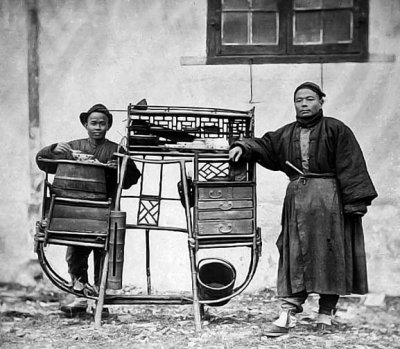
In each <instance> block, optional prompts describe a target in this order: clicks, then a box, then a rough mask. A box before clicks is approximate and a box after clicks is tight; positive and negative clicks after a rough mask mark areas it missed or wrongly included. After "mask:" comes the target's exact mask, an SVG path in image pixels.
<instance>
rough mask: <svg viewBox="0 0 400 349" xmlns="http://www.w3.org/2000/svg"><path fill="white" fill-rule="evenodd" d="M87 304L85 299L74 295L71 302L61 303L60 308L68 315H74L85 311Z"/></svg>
mask: <svg viewBox="0 0 400 349" xmlns="http://www.w3.org/2000/svg"><path fill="white" fill-rule="evenodd" d="M87 306H88V302H87V299H85V298H78V297H76V298H75V299H74V300H73V301H72V302H71V303H69V304H64V305H62V306H61V307H60V310H61V311H62V312H64V313H66V314H67V315H69V316H74V315H77V314H82V313H86V309H87Z"/></svg>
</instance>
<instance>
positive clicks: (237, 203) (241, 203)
mask: <svg viewBox="0 0 400 349" xmlns="http://www.w3.org/2000/svg"><path fill="white" fill-rule="evenodd" d="M252 207H253V201H251V200H222V201H221V200H218V201H214V200H212V201H210V200H199V202H198V208H199V210H221V211H230V210H234V209H238V208H252Z"/></svg>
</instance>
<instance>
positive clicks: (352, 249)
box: [229, 82, 377, 336]
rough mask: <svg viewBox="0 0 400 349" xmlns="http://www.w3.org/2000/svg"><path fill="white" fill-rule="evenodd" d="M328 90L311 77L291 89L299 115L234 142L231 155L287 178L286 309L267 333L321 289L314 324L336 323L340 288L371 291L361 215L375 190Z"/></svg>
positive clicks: (284, 325)
mask: <svg viewBox="0 0 400 349" xmlns="http://www.w3.org/2000/svg"><path fill="white" fill-rule="evenodd" d="M324 97H325V94H324V93H323V92H322V90H321V89H320V87H319V86H318V85H316V84H314V83H312V82H306V83H303V84H301V85H300V86H298V87H297V88H296V90H295V92H294V105H295V109H296V121H295V122H293V123H290V124H288V125H285V126H283V127H282V128H280V129H278V130H277V131H274V132H267V133H266V134H265V135H264V136H263V137H262V138H254V139H245V140H243V141H238V142H236V143H234V144H233V145H232V147H231V150H230V153H229V156H230V159H231V161H234V162H237V161H257V162H258V163H260V164H261V165H262V166H263V167H265V168H267V169H270V170H273V171H282V172H284V173H285V174H286V175H287V176H288V177H289V178H290V183H289V185H288V187H287V191H286V196H285V200H284V205H283V213H282V231H281V233H280V235H279V238H278V241H277V247H278V249H279V253H280V259H279V269H278V295H279V297H281V298H282V306H281V307H282V312H281V314H280V317H279V319H278V320H276V321H275V322H274V323H273V324H272V325H271V326H269V328H268V329H267V331H266V332H267V333H266V335H268V336H280V335H283V334H285V333H288V331H289V328H291V327H294V326H295V314H296V313H299V312H301V311H302V304H303V303H304V302H305V300H306V299H307V296H308V294H310V293H317V294H319V295H320V299H319V315H318V318H317V325H318V327H319V328H325V327H326V326H330V325H331V316H332V315H333V314H334V313H335V311H336V304H337V302H338V299H339V295H346V294H350V293H358V294H365V293H367V292H368V285H367V271H366V258H365V249H364V235H363V229H362V222H361V217H362V216H363V215H364V214H365V213H366V212H367V206H368V205H370V204H371V201H372V200H373V199H374V198H375V197H376V196H377V193H376V191H375V188H374V186H373V184H372V181H371V179H370V176H369V174H368V171H367V167H366V164H365V160H364V157H363V154H362V151H361V149H360V146H359V144H358V142H357V140H356V138H355V137H354V134H353V133H352V131H351V130H350V129H349V128H348V127H347V126H346V125H345V124H344V123H343V122H341V121H339V120H337V119H334V118H331V117H326V116H324V115H323V110H322V105H323V103H324Z"/></svg>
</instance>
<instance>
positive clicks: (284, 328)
mask: <svg viewBox="0 0 400 349" xmlns="http://www.w3.org/2000/svg"><path fill="white" fill-rule="evenodd" d="M295 326H296V317H295V315H294V312H293V311H292V310H284V311H282V312H281V313H280V315H279V318H278V319H277V320H275V321H274V322H273V323H272V324H271V325H269V326H268V327H267V328H266V329H265V331H264V334H265V335H266V336H267V337H279V336H283V335H285V334H288V333H289V329H290V328H294V327H295Z"/></svg>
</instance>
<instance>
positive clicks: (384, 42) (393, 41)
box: [0, 0, 400, 294]
mask: <svg viewBox="0 0 400 349" xmlns="http://www.w3.org/2000/svg"><path fill="white" fill-rule="evenodd" d="M21 3H22V0H21V1H20V2H18V1H8V2H7V1H6V2H2V3H1V5H0V6H1V7H0V8H1V12H0V19H1V25H2V28H4V29H3V30H4V31H2V32H3V33H5V35H2V36H1V38H0V40H1V42H0V43H1V51H0V52H1V55H0V58H1V59H2V62H3V63H2V64H1V66H0V67H1V68H0V69H1V73H2V74H1V76H2V77H4V78H3V79H2V80H1V81H0V84H1V96H2V98H1V101H2V104H3V112H4V114H3V115H4V116H3V126H2V128H1V131H0V132H1V134H0V136H1V138H0V139H1V141H0V142H1V145H2V146H1V148H0V154H1V155H0V156H1V159H2V160H3V161H2V163H7V164H8V166H7V168H4V170H3V171H2V184H3V185H2V186H1V195H0V196H1V200H2V201H1V203H0V204H1V207H2V210H1V213H0V214H1V217H0V218H1V222H0V239H1V240H2V244H1V245H0V251H1V253H2V254H3V253H4V254H5V255H6V256H7V257H6V258H7V260H9V261H10V263H7V264H5V263H1V264H0V270H1V274H0V275H1V276H0V280H2V279H3V280H13V279H15V278H16V277H17V276H16V275H15V272H14V271H15V269H14V265H16V264H18V263H20V262H23V259H24V258H31V257H32V252H31V250H32V247H31V246H32V237H31V236H30V235H29V233H28V232H29V227H28V226H27V207H28V204H29V202H28V201H29V167H28V158H27V156H28V155H27V154H28V149H27V144H28V133H27V132H28V123H27V121H28V115H27V95H26V92H27V85H26V79H27V78H26V76H27V68H26V29H25V26H24V23H25V22H24V21H25V18H24V10H23V7H22V5H21ZM399 19H400V4H399V2H398V1H396V0H388V1H384V2H382V1H379V0H371V1H370V52H371V53H373V54H374V57H375V58H374V62H370V63H340V64H323V65H320V64H273V65H272V64H270V65H268V64H265V65H256V66H253V69H252V71H253V76H252V80H253V86H252V89H253V100H252V101H251V103H250V87H251V86H250V67H249V66H247V65H222V66H206V65H181V63H180V62H181V59H182V57H186V56H195V57H204V56H205V54H206V53H205V41H206V1H191V2H188V1H184V0H175V1H174V0H169V1H151V2H149V1H144V0H137V1H127V0H115V1H110V0H103V1H90V0H86V1H79V0H73V1H68V2H59V1H56V0H53V1H44V0H42V1H40V22H41V32H40V98H41V100H40V112H41V115H40V116H41V132H42V136H41V137H42V143H43V145H45V144H49V143H52V142H56V141H60V140H69V139H74V138H80V137H85V130H84V129H83V128H82V127H81V126H80V123H79V121H78V115H79V113H80V112H81V111H83V110H87V109H88V108H89V107H90V106H91V105H93V104H95V103H99V102H101V103H104V104H105V105H106V106H108V107H109V108H110V109H118V110H125V109H126V107H127V105H128V104H129V103H134V102H137V101H139V100H140V99H141V98H147V100H148V102H149V103H150V104H157V105H163V104H166V105H191V106H208V107H221V108H231V109H244V110H247V109H250V108H252V107H253V106H255V107H256V133H257V135H262V134H263V133H264V132H265V131H267V130H273V129H276V128H278V127H279V126H281V125H283V124H285V123H288V122H291V121H292V120H293V118H294V111H293V106H292V91H293V90H294V88H295V87H296V86H297V85H298V84H299V83H301V82H303V81H305V80H312V81H315V82H317V83H320V84H322V85H323V88H324V90H325V92H326V93H327V101H326V105H325V112H326V114H327V115H331V116H335V117H337V118H339V119H341V120H343V121H344V122H345V123H346V124H348V125H349V126H350V127H351V128H352V129H353V131H354V133H355V134H356V136H357V138H358V140H359V142H360V144H361V146H362V148H363V150H364V155H365V157H366V160H367V163H368V166H369V170H370V174H371V176H372V178H373V180H374V183H375V184H376V188H377V190H378V193H379V198H378V199H377V200H375V201H374V203H373V206H372V207H371V208H370V212H369V213H368V215H367V216H366V217H365V219H364V227H365V235H366V247H367V255H368V267H369V283H370V290H371V291H372V292H386V293H388V294H399V290H400V258H399V251H400V238H399V234H398V228H399V225H400V221H399V218H398V217H399V208H398V206H399V199H398V197H399V195H398V194H399V185H398V184H399V180H398V178H399V176H398V175H399V172H400V170H399V165H398V160H399V155H398V154H399V152H398V151H397V149H398V146H399V145H400V144H399V142H400V141H399V124H398V120H397V119H398V115H397V114H398V112H397V111H398V110H399V101H398V98H397V96H398V95H399V92H400V91H399V90H400V87H399V83H398V81H399V78H400V71H399V70H400V64H399V63H398V62H397V60H395V61H394V62H385V60H387V56H385V55H394V57H395V58H397V57H398V54H399V53H400V52H399V47H398V45H397V42H398V40H399V39H400V30H399V27H398V25H397V23H398V21H399ZM377 56H378V58H376V57H377ZM114 115H115V117H116V122H115V126H113V128H112V130H111V131H110V138H111V139H112V140H114V141H119V139H120V138H121V135H123V134H124V133H125V131H124V125H123V123H122V120H123V119H124V118H125V112H124V111H122V112H115V113H114ZM11 153H12V156H11V155H10V154H11ZM258 179H259V182H258V200H259V208H258V213H259V222H258V225H259V226H261V228H262V232H263V242H264V244H263V255H262V258H261V261H260V266H259V268H258V271H257V274H256V277H255V279H254V281H253V282H252V284H251V286H250V287H249V289H248V290H254V289H260V288H264V287H274V286H275V280H276V272H277V261H278V254H277V250H276V247H275V240H276V238H277V236H278V233H279V229H280V227H279V222H280V214H281V206H282V202H283V196H284V192H285V187H286V184H287V179H286V178H285V176H284V175H283V174H279V173H272V172H270V171H266V170H264V169H262V168H260V167H259V168H258ZM4 183H6V184H5V185H4ZM171 185H174V186H175V185H176V183H175V179H174V181H173V183H171ZM8 222H11V223H12V224H11V226H12V227H13V228H12V229H10V224H9V223H8ZM11 231H12V232H11ZM129 234H130V233H129ZM152 236H154V238H153V240H152V244H153V247H154V252H153V255H152V261H153V266H154V280H153V284H154V287H155V288H156V289H158V290H160V291H162V290H171V289H176V284H177V281H179V282H178V283H179V288H181V287H183V288H184V289H189V287H190V283H189V275H188V260H187V258H186V257H185V256H182V255H184V254H186V253H187V252H186V242H185V238H184V236H178V237H174V236H165V235H163V236H161V237H159V238H156V233H154V234H152ZM16 246H18V248H16ZM127 246H129V247H128V248H127V252H126V263H125V271H126V273H125V281H126V282H127V283H132V284H135V285H136V286H138V287H144V286H145V274H144V260H143V257H144V247H143V246H144V245H143V235H142V234H137V233H135V234H130V235H129V238H128V241H127ZM246 253H247V251H237V250H235V251H234V253H233V254H229V255H228V258H230V259H232V260H235V261H237V263H238V265H239V270H240V271H242V270H244V268H246V263H247V260H246V258H247V254H246ZM53 255H54V256H56V255H57V258H56V257H54V258H55V260H56V265H57V266H58V267H59V268H60V269H64V268H65V263H64V262H63V256H62V253H61V254H60V253H59V252H54V253H53ZM158 257H159V258H160V260H161V263H159V264H157V258H158ZM166 271H167V272H168V273H166ZM166 274H167V275H168V276H167V277H166V276H165V275H166Z"/></svg>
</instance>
